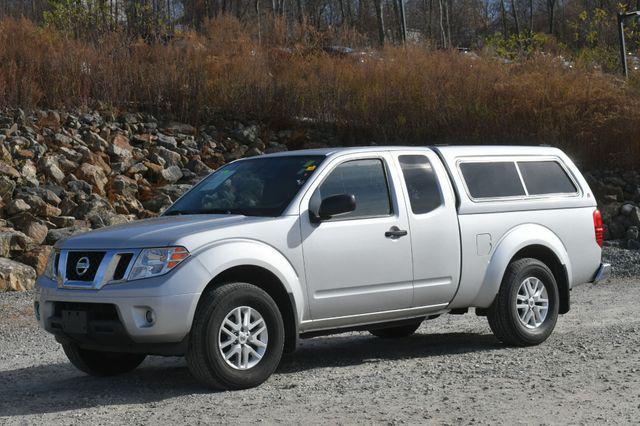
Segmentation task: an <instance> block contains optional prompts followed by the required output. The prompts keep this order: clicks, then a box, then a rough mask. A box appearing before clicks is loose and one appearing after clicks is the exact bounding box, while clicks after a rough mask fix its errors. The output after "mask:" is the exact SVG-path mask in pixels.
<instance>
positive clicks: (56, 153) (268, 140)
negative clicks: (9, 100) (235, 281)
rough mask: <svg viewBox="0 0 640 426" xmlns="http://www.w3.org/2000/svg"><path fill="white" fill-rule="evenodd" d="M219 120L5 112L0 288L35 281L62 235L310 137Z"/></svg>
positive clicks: (121, 216)
mask: <svg viewBox="0 0 640 426" xmlns="http://www.w3.org/2000/svg"><path fill="white" fill-rule="evenodd" d="M219 121H220V122H219V123H216V125H208V126H203V127H200V128H195V127H193V126H191V125H188V124H183V123H174V122H169V123H161V122H159V121H158V120H156V119H155V118H154V117H153V116H151V115H149V114H137V113H124V114H119V115H118V114H115V113H112V112H102V113H100V112H96V111H85V112H81V111H78V112H74V113H68V112H59V111H37V112H34V113H33V114H29V115H27V114H25V113H24V112H23V111H21V110H12V111H4V112H1V111H0V290H6V289H11V290H21V289H23V288H29V287H31V286H33V282H34V278H35V276H36V274H40V273H42V272H43V270H44V267H45V265H46V261H47V257H48V255H49V253H50V252H51V250H52V245H53V244H54V243H55V242H56V241H57V240H59V239H61V238H64V237H67V236H69V235H72V234H76V233H79V232H85V231H88V230H90V229H95V228H100V227H104V226H109V225H114V224H118V223H123V222H127V221H131V220H134V219H140V218H147V217H152V216H155V215H157V214H159V213H160V212H161V211H162V210H163V209H165V208H166V207H168V206H169V205H170V204H171V203H172V202H173V201H174V200H175V199H176V198H178V197H179V196H180V195H181V194H183V193H184V192H185V191H186V190H187V189H189V188H190V187H191V185H193V184H194V183H195V182H197V181H198V180H200V179H201V178H202V177H204V176H205V175H207V174H208V173H210V172H211V171H212V170H213V169H216V168H217V167H219V166H221V165H222V164H224V163H226V162H228V161H231V160H235V159H238V158H241V157H246V156H254V155H260V154H262V153H264V152H276V151H283V150H287V149H288V146H289V147H291V148H300V147H302V144H303V143H307V140H308V139H307V138H308V136H305V135H304V134H296V132H293V131H281V132H269V131H267V130H263V129H262V128H261V127H260V126H258V125H256V124H242V123H238V122H225V121H221V120H219Z"/></svg>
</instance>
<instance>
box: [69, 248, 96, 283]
mask: <svg viewBox="0 0 640 426" xmlns="http://www.w3.org/2000/svg"><path fill="white" fill-rule="evenodd" d="M104 255H105V252H103V251H87V252H82V251H70V252H69V254H68V255H67V280H69V281H89V282H90V281H93V279H94V278H95V276H96V272H98V267H100V262H102V259H103V258H104ZM81 261H82V262H81ZM87 261H88V265H87ZM87 266H88V267H87ZM85 267H86V269H85Z"/></svg>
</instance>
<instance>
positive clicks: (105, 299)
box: [35, 259, 210, 347]
mask: <svg viewBox="0 0 640 426" xmlns="http://www.w3.org/2000/svg"><path fill="white" fill-rule="evenodd" d="M209 279H210V277H209V274H208V273H207V271H206V270H205V269H204V267H202V265H201V264H200V262H198V261H195V259H194V261H190V262H185V264H184V265H180V266H179V267H178V268H176V270H174V271H171V272H170V273H168V274H166V275H163V276H160V277H155V278H148V279H143V280H138V281H130V282H124V283H119V284H110V285H106V286H104V287H102V288H101V289H99V290H95V289H67V288H60V287H58V283H57V282H56V281H53V280H50V279H48V278H46V277H39V278H38V280H37V281H36V293H35V305H36V318H37V320H38V322H39V324H40V326H41V327H42V328H43V329H45V330H46V331H48V332H50V333H52V334H54V335H55V336H56V337H57V338H58V340H72V341H76V342H78V343H82V344H84V345H85V346H92V347H100V346H104V347H115V346H132V345H137V344H140V345H148V344H151V345H153V344H170V343H178V342H182V341H184V340H185V338H186V337H187V335H188V334H189V331H190V329H191V324H192V322H193V317H194V315H195V310H196V307H197V305H198V301H199V299H200V294H201V292H202V289H203V288H204V287H205V286H206V284H207V283H208V282H209ZM105 309H106V310H107V311H110V312H113V314H112V315H108V314H105V313H104V311H105ZM63 311H67V312H69V311H73V312H80V313H81V314H80V315H82V319H83V321H82V322H83V323H84V325H83V326H82V327H80V328H78V327H65V326H64V324H65V322H64V321H63V315H64V314H63ZM82 312H86V315H85V314H83V313H82ZM149 312H151V314H149ZM105 315H106V316H105ZM85 316H86V320H85V318H84V317H85ZM149 318H151V321H149Z"/></svg>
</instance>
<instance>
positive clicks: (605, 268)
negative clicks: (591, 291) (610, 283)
mask: <svg viewBox="0 0 640 426" xmlns="http://www.w3.org/2000/svg"><path fill="white" fill-rule="evenodd" d="M610 276H611V264H609V263H601V264H600V267H599V268H598V271H597V272H596V275H595V276H594V278H593V283H594V284H597V283H599V282H601V281H604V280H606V279H607V278H609V277H610Z"/></svg>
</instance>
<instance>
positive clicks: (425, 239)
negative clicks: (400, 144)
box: [393, 150, 461, 307]
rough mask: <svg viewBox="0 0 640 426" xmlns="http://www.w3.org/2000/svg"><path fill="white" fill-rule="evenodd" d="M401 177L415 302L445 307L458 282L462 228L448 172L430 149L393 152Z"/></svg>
mask: <svg viewBox="0 0 640 426" xmlns="http://www.w3.org/2000/svg"><path fill="white" fill-rule="evenodd" d="M393 156H394V157H395V160H396V161H397V164H398V166H399V169H400V172H401V174H402V179H403V185H402V188H403V193H404V197H405V200H406V204H407V206H408V208H407V210H408V215H409V229H410V236H411V245H412V248H413V250H412V259H413V306H414V307H418V306H438V305H442V306H446V305H447V304H449V302H450V301H451V300H452V299H453V297H454V295H455V293H456V291H457V289H458V283H459V280H460V261H461V259H460V257H461V254H460V253H461V251H460V230H459V226H458V214H457V211H456V200H455V195H454V192H453V188H452V185H451V181H450V180H449V176H448V175H447V172H446V170H445V168H444V166H443V164H442V162H441V161H440V159H439V158H438V156H437V155H436V154H435V153H434V152H432V151H426V150H419V151H418V150H416V151H414V152H411V151H407V152H402V153H396V152H394V153H393Z"/></svg>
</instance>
